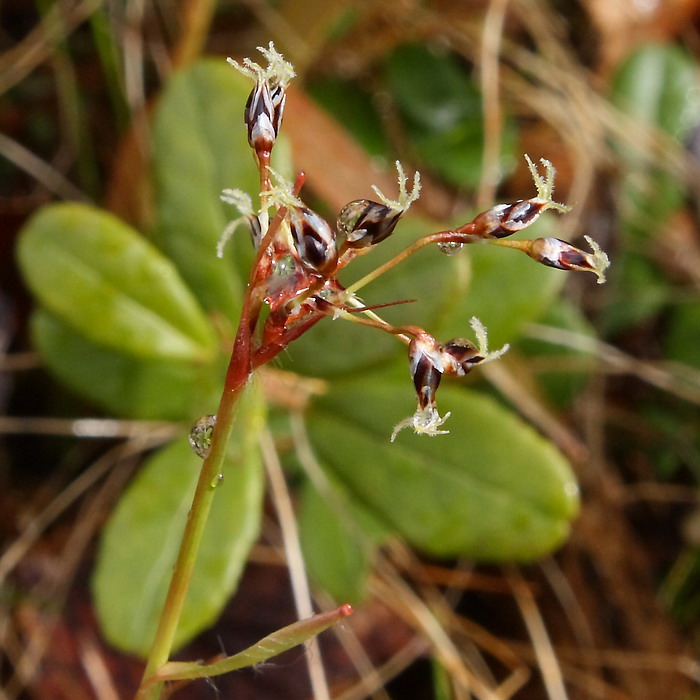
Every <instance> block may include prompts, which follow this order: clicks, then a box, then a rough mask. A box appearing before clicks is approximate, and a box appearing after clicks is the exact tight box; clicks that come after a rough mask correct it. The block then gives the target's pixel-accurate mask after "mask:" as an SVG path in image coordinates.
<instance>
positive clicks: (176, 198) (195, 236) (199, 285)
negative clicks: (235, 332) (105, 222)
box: [153, 59, 289, 318]
mask: <svg viewBox="0 0 700 700" xmlns="http://www.w3.org/2000/svg"><path fill="white" fill-rule="evenodd" d="M252 87H253V83H252V82H251V81H250V80H248V79H246V78H245V77H243V76H242V75H240V74H239V73H238V72H237V71H235V70H234V69H233V68H232V67H231V66H229V65H228V64H227V63H226V61H225V60H223V59H216V60H212V59H209V60H204V61H200V62H198V63H196V64H195V65H194V66H192V67H191V68H188V69H187V70H185V71H182V72H180V73H177V74H176V75H175V76H174V77H173V78H172V79H171V80H170V81H169V82H168V85H167V87H166V89H165V92H164V93H163V95H162V97H161V99H160V102H159V104H158V109H157V111H156V114H155V117H154V123H153V141H154V157H153V174H154V179H155V192H156V205H157V209H158V228H157V231H156V238H157V241H158V243H159V245H160V246H161V247H162V249H163V250H165V251H166V253H167V254H168V255H169V256H170V257H171V258H172V260H173V261H174V262H175V264H176V265H177V267H178V269H179V270H180V272H181V274H182V276H183V277H184V278H185V279H186V280H187V282H188V283H189V284H190V286H191V287H192V289H193V290H194V291H195V293H196V294H197V296H198V297H199V299H200V300H201V301H202V303H203V304H204V306H205V308H207V309H209V310H216V311H220V312H223V313H225V314H226V315H227V316H228V317H229V318H233V317H235V316H237V314H238V311H239V309H240V302H241V298H242V288H243V284H242V282H241V279H242V278H241V274H242V270H241V268H240V267H238V265H237V264H236V260H235V256H234V251H233V249H232V247H230V246H229V247H227V252H226V253H225V255H224V258H223V259H219V258H217V257H216V244H217V242H218V240H219V238H220V236H221V234H222V232H223V230H224V228H225V226H226V224H227V223H228V222H229V221H231V220H233V219H237V218H238V217H239V216H240V214H239V212H238V211H237V210H236V208H235V207H233V206H232V205H230V204H226V203H224V202H222V201H221V200H220V195H221V191H222V190H223V189H226V188H236V189H241V190H244V191H246V192H248V194H250V195H251V196H252V197H253V203H254V205H255V201H256V200H255V198H256V197H257V194H258V192H259V189H260V185H259V179H260V176H259V175H258V171H257V168H256V166H255V163H254V161H253V156H252V151H251V149H250V146H249V145H248V141H247V136H246V129H245V126H244V124H243V110H244V107H245V103H246V100H247V98H248V95H249V93H250V91H251V89H252ZM273 158H274V159H275V168H276V169H277V170H280V171H282V172H285V171H286V170H287V169H288V160H289V156H288V153H287V151H286V149H285V148H284V142H283V140H279V141H278V143H277V144H276V145H275V149H274V152H273ZM235 236H237V237H240V238H243V239H244V241H245V243H246V244H248V246H249V240H250V234H249V232H248V231H247V230H246V229H245V227H241V229H240V230H238V231H237V232H236V234H235Z"/></svg>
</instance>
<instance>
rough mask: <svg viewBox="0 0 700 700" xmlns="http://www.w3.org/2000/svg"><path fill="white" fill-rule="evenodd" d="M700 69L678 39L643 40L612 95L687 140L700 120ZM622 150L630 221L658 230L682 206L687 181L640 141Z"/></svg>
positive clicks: (624, 204)
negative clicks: (652, 156)
mask: <svg viewBox="0 0 700 700" xmlns="http://www.w3.org/2000/svg"><path fill="white" fill-rule="evenodd" d="M697 72H698V64H697V61H696V60H695V59H694V58H693V57H692V56H691V55H690V54H688V53H687V52H686V51H684V50H683V49H682V48H680V47H679V46H677V45H676V44H650V45H646V46H642V47H641V48H640V49H638V50H636V51H634V52H633V53H632V54H631V55H630V56H629V57H628V58H627V60H626V61H625V62H624V63H623V64H622V65H621V66H620V68H619V70H618V71H617V73H616V75H615V76H614V78H613V84H612V101H613V103H614V104H616V105H617V106H618V107H619V108H620V109H621V110H622V111H623V112H624V113H625V114H627V115H629V116H630V117H632V118H633V119H634V120H635V121H638V122H640V123H642V124H645V125H648V126H652V127H656V128H657V129H659V130H660V131H663V132H665V133H667V134H668V135H669V136H671V137H672V138H673V139H675V140H676V141H678V142H679V143H684V141H685V140H686V138H687V137H688V135H689V133H690V130H691V129H692V128H694V127H696V126H697V124H698V123H699V122H700V93H699V92H698V89H697ZM620 155H621V157H622V159H623V160H624V162H625V168H624V175H625V176H624V178H623V180H622V181H623V188H622V191H621V197H620V198H619V204H620V207H621V210H622V212H623V214H624V218H625V223H626V225H627V227H628V229H629V230H630V231H631V232H632V233H633V234H654V233H655V232H657V231H658V230H659V228H660V227H661V226H662V224H663V222H664V220H665V219H666V218H667V217H669V216H671V215H672V213H673V212H674V211H676V210H677V209H678V208H679V207H680V206H682V204H683V201H684V196H685V189H686V187H685V184H684V183H683V182H682V180H681V179H679V178H678V177H677V176H676V175H674V174H672V173H670V172H669V171H668V168H667V166H666V165H665V164H664V163H663V162H659V163H658V165H656V163H655V161H654V160H652V159H650V157H649V154H644V153H642V152H641V151H640V150H638V148H637V145H636V144H629V143H625V144H622V145H621V148H620Z"/></svg>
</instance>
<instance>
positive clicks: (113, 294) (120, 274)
mask: <svg viewBox="0 0 700 700" xmlns="http://www.w3.org/2000/svg"><path fill="white" fill-rule="evenodd" d="M18 259H19V264H20V268H21V270H22V272H23V274H24V277H25V280H26V281H27V284H28V285H29V288H30V289H31V291H32V292H33V293H34V295H35V296H36V297H37V298H38V299H39V300H40V301H41V303H42V304H43V305H44V306H45V307H46V308H47V309H49V310H50V311H52V312H53V313H54V314H55V315H57V316H58V317H59V318H61V319H62V320H63V321H65V322H67V323H68V324H69V325H71V326H72V327H73V328H75V329H77V330H78V331H80V332H81V333H82V334H84V335H85V336H86V337H87V338H89V339H90V340H92V341H94V342H96V343H101V344H103V345H106V346H109V347H113V348H115V349H119V350H121V351H123V352H126V353H131V354H133V355H136V356H140V357H152V358H173V359H181V360H193V361H198V362H203V361H208V360H210V359H211V358H212V356H213V352H214V349H215V340H214V333H213V331H212V329H211V326H210V325H209V322H208V321H207V319H206V318H205V317H204V315H203V314H202V312H201V310H200V308H199V306H198V305H197V302H196V301H195V299H194V297H193V296H192V295H191V293H190V291H189V289H188V288H187V287H186V286H185V284H184V283H183V281H182V280H181V278H180V277H179V275H178V274H177V271H176V270H175V268H174V267H173V265H172V264H171V263H170V262H169V261H168V260H167V259H166V258H164V257H163V256H162V255H161V254H160V253H159V252H158V251H157V250H156V249H155V248H153V247H152V246H151V245H150V244H149V243H147V242H146V241H145V240H144V239H143V238H142V237H141V236H139V235H138V234H137V233H136V232H135V231H134V230H133V229H131V228H130V227H129V226H127V225H126V224H124V223H123V222H121V221H119V220H118V219H117V218H116V217H114V216H112V215H110V214H107V213H106V212H103V211H100V210H98V209H95V208H92V207H89V206H85V205H81V204H55V205H52V206H49V207H45V208H44V209H42V210H41V211H40V212H38V213H37V214H36V215H35V216H34V217H32V219H31V220H30V221H29V222H28V224H27V226H26V227H25V229H24V230H23V232H22V235H21V237H20V241H19V245H18Z"/></svg>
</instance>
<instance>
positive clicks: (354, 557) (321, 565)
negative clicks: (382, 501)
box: [299, 480, 387, 603]
mask: <svg viewBox="0 0 700 700" xmlns="http://www.w3.org/2000/svg"><path fill="white" fill-rule="evenodd" d="M386 534H387V530H386V527H385V526H383V525H382V524H380V523H379V522H377V520H376V518H373V517H372V516H371V515H370V514H369V513H367V511H366V510H365V509H363V508H361V507H360V504H359V503H358V502H357V501H356V500H354V499H353V498H351V497H349V495H348V494H347V493H346V492H345V490H344V489H343V488H342V487H341V486H340V485H339V484H337V483H332V482H331V481H330V480H329V481H328V483H327V484H326V489H325V490H324V492H323V493H319V491H318V490H317V489H316V486H315V485H313V484H311V482H308V481H307V482H306V483H305V484H304V488H303V491H302V497H301V510H300V512H299V536H300V539H301V545H302V548H303V551H304V563H305V565H306V569H307V571H308V573H309V576H310V577H311V579H312V580H313V581H314V583H315V584H316V585H317V586H320V587H321V588H322V589H323V590H324V591H326V593H328V594H330V595H331V596H332V598H333V599H334V600H336V601H338V602H340V601H342V602H344V603H357V602H360V601H361V600H362V599H363V598H364V596H365V583H366V580H367V576H368V575H369V572H370V569H371V565H372V560H373V558H374V553H375V549H376V547H377V544H378V542H379V541H380V540H381V539H382V538H383V537H384V536H385V535H386Z"/></svg>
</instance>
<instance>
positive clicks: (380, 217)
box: [337, 199, 403, 248]
mask: <svg viewBox="0 0 700 700" xmlns="http://www.w3.org/2000/svg"><path fill="white" fill-rule="evenodd" d="M402 213H403V212H402V211H399V210H397V209H391V208H390V207H387V206H386V205H384V204H380V203H379V202H373V201H372V200H371V199H356V200H355V201H353V202H349V203H348V204H346V205H345V206H344V207H343V208H342V210H341V211H340V214H338V223H337V229H338V231H339V233H341V234H344V235H345V240H346V245H347V247H348V248H367V247H369V246H371V245H376V244H377V243H381V242H382V241H383V240H384V239H386V238H388V237H389V236H390V235H391V234H392V233H393V232H394V229H395V228H396V224H397V223H398V221H399V219H400V218H401V214H402Z"/></svg>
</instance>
